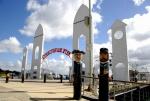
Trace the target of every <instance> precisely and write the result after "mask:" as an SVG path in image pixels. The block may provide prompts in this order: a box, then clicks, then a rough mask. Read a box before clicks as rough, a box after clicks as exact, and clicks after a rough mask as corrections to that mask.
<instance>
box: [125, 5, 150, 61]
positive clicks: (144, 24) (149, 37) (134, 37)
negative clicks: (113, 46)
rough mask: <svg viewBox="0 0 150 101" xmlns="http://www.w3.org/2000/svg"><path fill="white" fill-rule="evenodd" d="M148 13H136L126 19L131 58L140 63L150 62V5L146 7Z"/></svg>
mask: <svg viewBox="0 0 150 101" xmlns="http://www.w3.org/2000/svg"><path fill="white" fill-rule="evenodd" d="M145 9H146V10H147V13H145V14H136V15H135V16H134V17H132V18H129V19H124V20H123V21H124V22H125V23H126V24H127V45H128V50H129V57H130V58H129V60H130V61H138V63H140V64H148V63H149V62H150V57H149V56H150V53H149V51H150V48H149V46H150V23H148V22H150V19H149V18H150V6H147V7H145Z"/></svg>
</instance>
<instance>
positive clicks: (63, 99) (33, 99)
mask: <svg viewBox="0 0 150 101" xmlns="http://www.w3.org/2000/svg"><path fill="white" fill-rule="evenodd" d="M30 100H31V101H41V100H42V101H44V100H57V101H61V100H62V101H66V100H68V101H70V100H73V98H30Z"/></svg>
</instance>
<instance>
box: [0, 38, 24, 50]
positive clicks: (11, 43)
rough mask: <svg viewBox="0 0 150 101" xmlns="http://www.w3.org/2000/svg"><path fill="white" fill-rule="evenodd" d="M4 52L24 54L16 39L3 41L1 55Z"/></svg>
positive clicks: (0, 48)
mask: <svg viewBox="0 0 150 101" xmlns="http://www.w3.org/2000/svg"><path fill="white" fill-rule="evenodd" d="M2 52H11V53H20V52H22V48H21V44H20V42H19V41H18V39H17V38H16V37H10V38H9V39H4V40H1V41H0V53H2Z"/></svg>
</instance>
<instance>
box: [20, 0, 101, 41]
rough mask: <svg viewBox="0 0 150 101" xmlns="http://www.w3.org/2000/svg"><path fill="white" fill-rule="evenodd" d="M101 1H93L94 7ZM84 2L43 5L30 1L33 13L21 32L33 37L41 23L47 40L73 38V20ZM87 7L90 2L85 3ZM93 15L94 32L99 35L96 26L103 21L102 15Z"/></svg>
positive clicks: (65, 0) (53, 1)
mask: <svg viewBox="0 0 150 101" xmlns="http://www.w3.org/2000/svg"><path fill="white" fill-rule="evenodd" d="M96 2H98V3H99V2H102V1H99V0H92V6H93V5H94V4H95V3H96ZM81 3H82V0H69V1H68V0H61V1H60V0H49V2H47V3H45V4H41V3H40V2H39V0H29V1H28V4H27V10H28V11H30V12H31V14H30V16H29V17H28V18H27V20H26V25H25V26H24V27H23V28H22V29H20V32H21V33H22V34H24V35H27V36H33V35H34V33H35V30H36V27H37V26H38V24H39V23H41V24H42V25H43V29H44V34H45V36H46V40H51V39H55V38H56V39H60V38H66V37H69V36H72V33H73V32H72V30H73V20H74V17H75V14H76V12H77V10H78V8H79V6H80V5H81ZM85 4H86V5H87V4H88V2H85ZM92 14H93V28H94V30H93V32H95V33H98V30H97V29H96V24H97V23H100V22H101V21H102V17H101V15H100V14H98V13H96V12H92Z"/></svg>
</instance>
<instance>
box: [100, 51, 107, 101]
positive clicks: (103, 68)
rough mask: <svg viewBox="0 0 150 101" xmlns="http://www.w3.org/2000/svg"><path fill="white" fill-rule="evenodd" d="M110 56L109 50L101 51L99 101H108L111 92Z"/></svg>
mask: <svg viewBox="0 0 150 101" xmlns="http://www.w3.org/2000/svg"><path fill="white" fill-rule="evenodd" d="M108 60H109V54H108V49H107V48H101V49H100V75H99V89H100V90H99V100H100V101H108V94H109V93H108V92H109V90H108V89H109V88H108V86H109V81H108V78H109V77H108V75H109V68H108V67H109V64H108Z"/></svg>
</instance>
